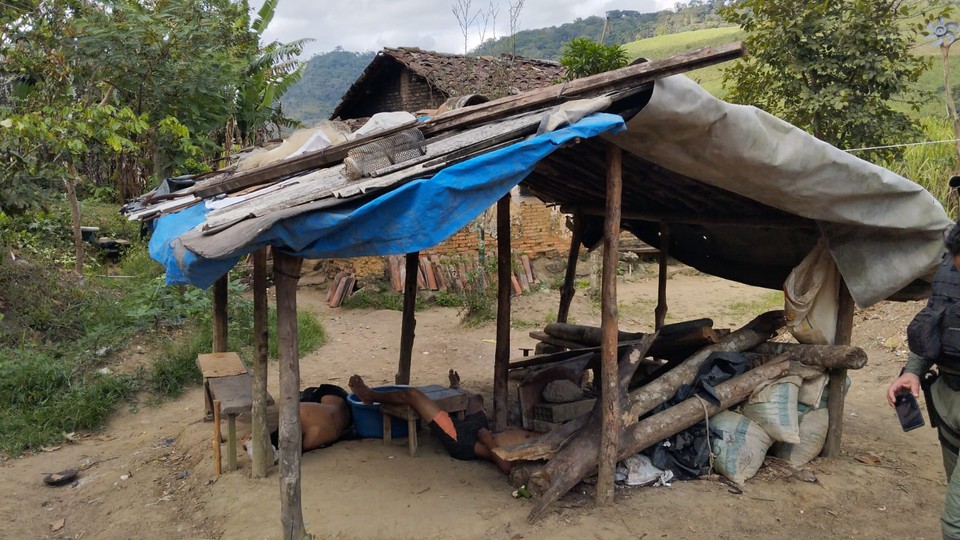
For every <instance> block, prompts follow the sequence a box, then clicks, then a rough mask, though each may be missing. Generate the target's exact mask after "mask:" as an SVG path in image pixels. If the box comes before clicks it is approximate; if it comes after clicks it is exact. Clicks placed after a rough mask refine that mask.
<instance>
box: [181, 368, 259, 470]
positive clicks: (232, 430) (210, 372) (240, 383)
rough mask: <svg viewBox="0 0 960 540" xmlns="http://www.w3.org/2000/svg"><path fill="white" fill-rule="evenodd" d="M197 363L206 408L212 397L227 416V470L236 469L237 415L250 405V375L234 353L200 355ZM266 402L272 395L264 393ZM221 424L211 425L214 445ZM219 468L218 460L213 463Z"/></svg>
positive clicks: (247, 410)
mask: <svg viewBox="0 0 960 540" xmlns="http://www.w3.org/2000/svg"><path fill="white" fill-rule="evenodd" d="M197 365H198V366H199V367H200V372H201V373H203V394H204V402H205V406H206V410H207V411H208V412H211V411H213V402H214V400H216V401H219V402H220V411H219V414H218V415H217V416H219V415H220V414H225V415H227V470H231V471H235V470H237V415H239V414H242V413H249V412H250V409H252V408H253V377H252V376H251V374H250V369H249V368H248V367H247V366H246V365H244V364H243V362H242V361H241V360H240V356H239V355H237V353H233V352H223V353H210V354H201V355H198V356H197ZM267 405H273V397H272V396H271V395H270V393H269V392H268V393H267ZM219 433H220V426H219V425H216V426H214V436H215V437H216V439H217V440H216V441H214V443H215V444H219V439H220V435H219ZM216 468H217V469H219V468H220V467H219V463H218V464H216Z"/></svg>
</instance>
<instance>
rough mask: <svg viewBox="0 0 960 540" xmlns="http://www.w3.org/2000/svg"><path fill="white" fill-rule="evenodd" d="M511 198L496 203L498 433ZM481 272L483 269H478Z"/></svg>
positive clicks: (503, 408) (505, 368) (505, 357)
mask: <svg viewBox="0 0 960 540" xmlns="http://www.w3.org/2000/svg"><path fill="white" fill-rule="evenodd" d="M511 263H512V261H511V258H510V194H509V193H507V194H506V195H504V196H503V197H501V198H500V200H499V201H497V347H496V350H495V352H494V361H493V418H494V427H495V429H497V430H504V429H506V428H507V380H508V373H509V370H510V293H511V279H512V278H513V268H512V264H511ZM481 271H482V269H481Z"/></svg>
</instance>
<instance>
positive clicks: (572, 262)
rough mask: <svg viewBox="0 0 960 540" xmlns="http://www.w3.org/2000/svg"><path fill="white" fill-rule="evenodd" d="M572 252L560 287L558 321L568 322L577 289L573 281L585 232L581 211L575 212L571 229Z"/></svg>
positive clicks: (568, 257)
mask: <svg viewBox="0 0 960 540" xmlns="http://www.w3.org/2000/svg"><path fill="white" fill-rule="evenodd" d="M570 232H571V233H572V234H571V235H570V252H569V253H568V254H567V272H566V274H565V275H564V276H563V286H562V287H561V288H560V308H559V309H558V310H557V322H559V323H565V322H567V317H568V315H569V314H570V303H571V302H573V295H574V294H576V292H577V289H576V288H575V287H574V286H573V281H574V280H575V279H576V277H577V261H579V260H580V238H581V236H582V233H583V217H581V216H580V214H579V213H575V214H573V230H572V231H570Z"/></svg>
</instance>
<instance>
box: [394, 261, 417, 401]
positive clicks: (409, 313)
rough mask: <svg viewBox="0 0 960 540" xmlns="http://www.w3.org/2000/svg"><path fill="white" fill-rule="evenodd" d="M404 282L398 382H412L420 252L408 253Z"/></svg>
mask: <svg viewBox="0 0 960 540" xmlns="http://www.w3.org/2000/svg"><path fill="white" fill-rule="evenodd" d="M405 272H406V274H405V276H404V283H403V319H402V321H401V322H400V362H399V366H398V367H397V376H396V378H395V381H396V383H397V384H410V364H411V362H412V361H413V340H414V338H415V337H416V333H417V316H416V310H417V276H418V275H419V274H420V252H419V251H414V252H413V253H407V255H406V266H405Z"/></svg>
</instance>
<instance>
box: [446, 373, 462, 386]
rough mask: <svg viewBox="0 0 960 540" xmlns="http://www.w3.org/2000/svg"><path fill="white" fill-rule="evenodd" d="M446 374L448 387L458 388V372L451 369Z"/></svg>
mask: <svg viewBox="0 0 960 540" xmlns="http://www.w3.org/2000/svg"><path fill="white" fill-rule="evenodd" d="M448 376H449V377H450V388H454V389H457V388H460V374H459V373H457V372H456V371H454V370H452V369H451V370H450V373H449V374H448Z"/></svg>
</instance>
